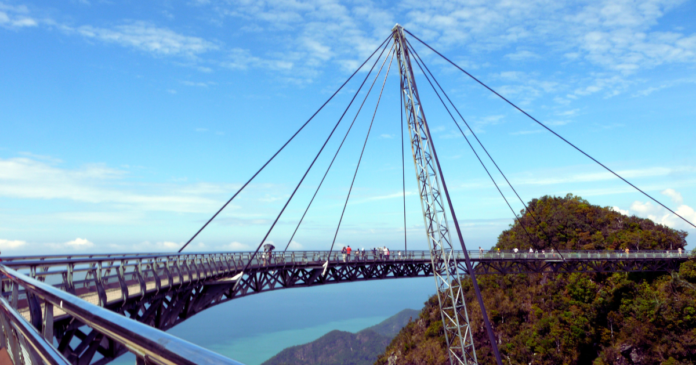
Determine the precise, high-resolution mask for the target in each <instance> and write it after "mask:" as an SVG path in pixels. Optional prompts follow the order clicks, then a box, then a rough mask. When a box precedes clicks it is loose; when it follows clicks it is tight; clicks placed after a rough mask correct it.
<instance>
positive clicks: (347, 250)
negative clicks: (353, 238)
mask: <svg viewBox="0 0 696 365" xmlns="http://www.w3.org/2000/svg"><path fill="white" fill-rule="evenodd" d="M352 250H353V249H352V248H350V245H348V247H346V255H348V261H350V251H352Z"/></svg>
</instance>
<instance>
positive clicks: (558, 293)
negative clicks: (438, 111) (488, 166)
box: [377, 195, 696, 365]
mask: <svg viewBox="0 0 696 365" xmlns="http://www.w3.org/2000/svg"><path fill="white" fill-rule="evenodd" d="M528 206H529V211H523V212H522V213H523V215H522V218H521V219H520V221H521V222H522V225H520V224H519V223H517V222H516V223H515V224H514V225H513V226H512V227H511V228H510V229H508V230H506V231H504V232H503V233H502V234H501V235H500V236H499V239H498V243H497V245H496V248H500V249H512V248H514V247H517V248H519V249H521V250H522V251H523V252H524V251H526V250H528V249H529V248H530V247H534V248H535V249H539V250H541V249H546V250H547V251H548V250H549V249H550V248H552V247H553V248H555V249H591V250H605V249H625V248H627V247H628V248H630V249H631V251H634V250H636V249H640V250H657V249H660V250H664V249H669V248H670V247H671V248H673V249H675V250H676V249H678V248H680V247H681V248H683V247H684V246H685V244H686V241H685V237H686V233H685V232H683V231H677V230H674V229H671V228H668V227H665V226H662V225H659V224H655V223H654V222H652V221H650V220H647V219H641V218H637V217H627V216H624V215H622V214H620V213H618V212H615V211H613V210H611V209H609V208H602V207H599V206H594V205H591V204H589V203H588V202H587V201H586V200H583V199H581V198H579V197H575V196H572V195H568V196H566V197H564V198H560V197H543V198H541V199H538V200H537V199H535V200H533V201H531V202H530V203H529V205H528ZM523 227H524V228H523ZM525 228H526V232H525ZM477 279H478V282H479V285H480V286H481V290H482V295H483V298H484V302H485V305H486V308H487V310H488V314H489V317H490V319H491V322H492V325H493V327H494V330H495V332H496V334H497V336H498V339H497V342H498V347H499V349H500V351H501V354H502V357H503V362H504V363H505V364H511V365H512V364H525V365H526V364H549V365H551V364H554V365H555V364H595V365H603V364H620V365H624V364H625V365H627V364H665V365H667V364H669V365H676V364H694V363H696V264H695V263H694V262H693V261H689V262H686V263H684V264H682V265H681V267H680V269H679V271H678V272H674V273H671V274H670V273H633V274H627V273H616V274H557V275H553V274H543V275H538V274H535V275H505V276H502V275H480V276H479V277H478V278H477ZM464 285H465V288H464V290H465V292H466V300H467V303H470V304H469V312H470V313H469V317H470V319H471V324H472V329H473V331H474V332H473V333H474V342H475V344H476V350H477V355H478V359H479V362H480V363H482V364H495V359H494V358H493V356H492V353H491V351H490V342H489V341H488V337H487V334H486V331H485V328H484V327H483V321H482V317H481V311H480V309H479V308H478V305H477V304H476V301H475V299H474V293H473V287H472V284H471V283H470V282H465V284H464ZM444 346H445V344H444V335H443V332H442V322H441V318H440V313H439V308H438V304H437V297H432V298H431V299H430V300H429V301H428V302H426V303H425V307H424V308H423V310H422V311H421V313H420V316H419V318H418V319H417V320H414V321H413V322H411V323H409V324H408V325H407V326H406V327H405V328H404V329H403V330H402V331H401V332H400V333H399V334H398V335H397V336H396V337H395V338H394V340H393V341H392V342H391V344H390V345H389V346H388V347H387V350H386V352H385V353H384V354H383V355H381V356H380V358H379V359H378V361H377V364H390V363H391V364H430V365H432V364H446V363H448V360H447V353H446V349H445V348H444Z"/></svg>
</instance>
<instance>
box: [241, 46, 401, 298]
mask: <svg viewBox="0 0 696 365" xmlns="http://www.w3.org/2000/svg"><path fill="white" fill-rule="evenodd" d="M388 45H389V43H387V44H386V45H385V46H384V48H383V49H382V52H381V53H380V55H379V57H377V60H376V61H375V63H374V64H373V65H372V68H371V69H370V72H369V73H368V74H367V76H365V79H364V80H363V83H362V84H361V85H360V88H361V89H362V86H363V85H365V81H367V79H368V77H369V76H370V74H371V73H372V70H374V68H375V66H376V65H377V62H378V61H379V59H380V58H381V57H382V54H384V51H385V50H386V49H387V46H388ZM387 58H389V56H388V55H387V57H385V59H384V60H385V61H386V59H387ZM380 70H381V69H380ZM377 75H378V76H379V74H377ZM359 92H360V89H358V91H356V92H355V95H353V99H351V101H350V103H349V104H348V107H346V110H345V111H344V112H343V114H342V115H341V118H339V120H338V122H336V125H335V126H334V127H333V129H332V130H331V133H330V134H329V136H328V137H327V138H326V141H324V144H323V145H322V146H321V149H319V152H317V155H316V156H315V157H314V160H312V163H311V164H310V165H309V167H308V168H307V170H306V171H305V173H304V175H302V179H300V181H299V182H298V183H297V186H295V190H293V192H292V194H291V195H290V197H289V198H288V200H287V201H286V202H285V205H284V206H283V209H281V210H280V213H278V216H277V217H276V219H275V220H274V221H273V224H272V225H271V227H270V228H269V229H268V232H266V235H265V236H264V237H263V239H262V240H261V242H260V243H259V245H258V247H256V251H254V253H253V254H252V255H251V256H250V257H249V261H248V262H247V263H246V265H245V266H244V269H243V270H242V273H244V272H245V271H246V270H247V269H248V268H249V266H250V265H251V263H252V261H253V260H254V258H255V257H256V255H257V254H258V252H259V250H260V249H261V246H263V244H264V243H265V242H266V239H268V236H269V235H270V234H271V232H272V231H273V228H274V227H275V225H276V224H277V223H278V220H280V217H281V216H282V215H283V213H284V212H285V209H286V208H287V207H288V205H289V204H290V202H291V201H292V198H293V197H294V196H295V193H297V190H298V189H299V188H300V186H301V185H302V182H303V181H304V179H305V178H306V177H307V174H309V171H310V170H311V169H312V167H313V166H314V163H315V162H317V159H318V158H319V156H320V155H321V153H322V151H324V148H325V147H326V145H327V144H328V143H329V140H330V139H331V137H332V136H333V134H334V132H335V131H336V128H338V125H339V124H341V121H343V117H344V116H345V115H346V113H347V112H348V109H349V108H350V106H351V105H352V104H353V101H355V98H356V97H357V95H358V93H359ZM240 282H241V278H240V279H239V280H238V281H237V282H236V283H235V285H234V289H233V290H236V289H237V286H238V285H239V283H240Z"/></svg>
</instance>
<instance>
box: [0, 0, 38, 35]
mask: <svg viewBox="0 0 696 365" xmlns="http://www.w3.org/2000/svg"><path fill="white" fill-rule="evenodd" d="M38 24H39V23H38V21H37V20H36V19H35V18H33V17H31V16H29V10H28V8H27V7H26V6H24V5H20V6H11V5H6V4H3V3H0V27H4V28H10V29H12V28H26V27H35V26H37V25H38Z"/></svg>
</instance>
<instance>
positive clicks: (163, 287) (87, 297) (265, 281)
mask: <svg viewBox="0 0 696 365" xmlns="http://www.w3.org/2000/svg"><path fill="white" fill-rule="evenodd" d="M444 254H446V255H451V256H452V257H454V258H455V260H450V262H451V263H452V266H453V267H450V270H457V271H459V272H460V273H464V274H466V273H467V270H466V265H465V261H464V258H465V254H464V252H462V251H451V252H447V253H443V255H444ZM467 254H468V256H469V258H470V262H471V264H472V267H473V268H474V270H476V273H477V274H516V273H537V274H538V273H570V272H650V271H653V272H656V271H671V270H676V269H678V266H679V264H681V263H682V262H684V261H686V260H688V259H691V258H693V257H692V256H693V255H691V254H687V253H686V252H680V251H639V252H629V253H626V252H623V251H561V252H558V251H557V252H546V253H540V252H533V253H530V252H511V251H470V252H468V253H467ZM443 262H444V260H442V256H437V257H435V260H433V257H431V255H430V252H429V251H408V252H405V251H392V252H391V255H389V256H386V255H383V254H376V253H373V252H371V251H366V252H365V253H364V254H362V253H358V252H357V251H354V252H353V254H352V255H347V256H346V257H345V258H344V257H343V255H342V254H340V253H335V252H334V253H329V252H328V251H292V252H291V251H288V252H284V253H283V252H280V253H273V254H271V255H269V254H264V253H259V254H257V255H256V256H255V257H254V256H253V253H252V252H219V253H188V254H172V253H147V254H101V255H100V254H95V255H69V256H23V257H8V258H4V259H3V261H2V264H4V266H6V267H7V268H9V269H11V270H15V271H16V272H19V273H22V274H25V275H26V276H28V277H29V278H32V279H35V280H37V281H38V282H41V283H43V284H48V285H50V286H53V287H54V288H56V289H59V290H60V291H63V292H66V294H65V295H68V294H71V295H70V297H73V296H77V297H79V298H80V299H82V300H84V301H86V302H88V303H91V304H93V305H95V306H99V307H104V308H106V309H108V310H110V311H113V312H116V313H119V314H123V315H125V316H126V317H129V318H131V319H134V320H136V321H138V322H141V323H145V324H147V325H149V326H151V327H154V328H157V329H160V330H167V329H169V328H171V327H173V326H175V325H177V324H178V323H181V322H182V321H184V320H186V319H188V318H190V317H191V316H193V315H195V314H196V313H199V312H200V311H203V310H205V309H207V308H209V307H211V306H214V305H217V304H220V303H224V302H227V301H229V300H232V299H235V298H239V297H242V296H246V295H251V294H257V293H262V292H265V291H270V290H277V289H286V288H296V287H308V286H315V285H324V284H338V283H344V282H354V281H361V280H384V279H397V278H412V277H424V276H431V275H433V265H435V270H438V271H440V272H444V271H445V270H446V269H447V268H446V267H444V264H443ZM455 265H456V267H455ZM245 267H246V270H245V269H244V268H245ZM8 278H9V276H8ZM8 278H4V279H3V284H2V289H3V296H4V298H5V299H6V300H7V301H8V302H9V303H10V304H11V306H12V307H13V308H17V312H18V313H19V314H20V315H21V316H22V317H24V318H25V319H26V320H27V321H28V322H29V323H32V324H33V325H34V326H35V327H37V328H43V329H44V331H45V330H46V327H47V318H49V317H50V323H52V329H51V330H50V333H51V337H53V335H55V339H56V341H57V342H58V348H57V349H58V351H59V352H61V353H62V354H63V355H64V356H65V357H66V358H67V359H69V360H70V361H71V362H73V363H85V364H88V363H95V364H96V363H108V362H109V361H111V360H113V359H115V358H116V357H118V356H120V355H121V354H123V353H125V352H127V351H131V350H129V349H127V348H126V347H125V346H123V345H122V344H120V343H119V342H117V341H112V340H109V338H108V337H107V336H105V335H103V334H100V333H98V332H97V331H94V330H91V331H89V330H85V327H86V326H85V324H84V323H81V322H87V320H83V321H79V320H75V318H74V316H73V315H71V314H70V313H69V310H68V309H67V307H66V308H63V306H62V304H63V301H60V305H56V306H53V305H51V306H49V309H50V312H51V313H47V309H46V305H45V303H41V302H40V301H38V300H36V299H33V298H34V297H35V296H32V295H31V290H30V292H29V295H27V294H28V293H27V291H26V285H12V281H11V280H8ZM15 282H17V281H15ZM30 287H31V286H30ZM95 360H96V361H95Z"/></svg>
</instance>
